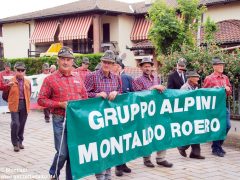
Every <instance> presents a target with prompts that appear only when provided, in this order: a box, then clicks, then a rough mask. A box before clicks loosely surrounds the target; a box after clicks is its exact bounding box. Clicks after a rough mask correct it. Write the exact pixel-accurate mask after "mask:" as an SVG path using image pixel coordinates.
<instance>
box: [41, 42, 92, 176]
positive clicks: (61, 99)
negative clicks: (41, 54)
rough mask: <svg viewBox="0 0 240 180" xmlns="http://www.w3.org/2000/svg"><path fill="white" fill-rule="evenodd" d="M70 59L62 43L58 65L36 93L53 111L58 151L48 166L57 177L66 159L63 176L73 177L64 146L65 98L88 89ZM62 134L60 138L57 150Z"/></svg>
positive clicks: (82, 96)
mask: <svg viewBox="0 0 240 180" xmlns="http://www.w3.org/2000/svg"><path fill="white" fill-rule="evenodd" d="M73 61H74V57H73V52H72V50H71V49H70V48H68V47H65V46H64V47H62V48H61V49H60V51H59V52H58V60H57V63H58V66H59V69H58V70H57V71H55V72H54V73H53V74H51V75H49V76H48V77H46V78H45V79H44V82H43V84H42V87H41V90H40V93H39V97H38V104H39V105H40V106H43V107H48V108H50V109H51V113H52V122H53V131H54V143H55V149H56V151H57V152H56V154H55V157H54V160H53V163H52V166H51V168H50V170H49V173H50V175H51V176H52V179H58V177H59V175H60V170H61V169H62V168H63V166H64V164H65V162H67V165H66V179H67V180H71V179H72V174H71V169H70V161H69V155H68V148H67V136H66V133H67V132H66V130H65V131H64V132H63V130H64V129H65V127H64V125H65V123H64V122H65V121H64V118H65V109H66V106H67V102H68V101H71V100H79V99H86V98H87V91H86V89H85V87H84V83H83V81H82V79H81V78H80V77H79V75H78V73H76V72H73V71H72V66H73ZM63 133H64V134H63ZM62 134H63V141H62V146H61V151H60V145H61V137H62ZM58 157H59V159H58Z"/></svg>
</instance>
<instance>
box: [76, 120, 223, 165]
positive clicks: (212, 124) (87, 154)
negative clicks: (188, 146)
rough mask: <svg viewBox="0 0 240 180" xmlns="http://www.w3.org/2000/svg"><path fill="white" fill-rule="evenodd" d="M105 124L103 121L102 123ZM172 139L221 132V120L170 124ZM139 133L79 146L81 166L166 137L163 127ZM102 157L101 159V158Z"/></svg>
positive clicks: (135, 132) (150, 128) (158, 126)
mask: <svg viewBox="0 0 240 180" xmlns="http://www.w3.org/2000/svg"><path fill="white" fill-rule="evenodd" d="M102 122H103V121H102ZM170 128H171V132H172V137H173V138H176V137H181V136H189V135H191V134H193V133H194V134H206V133H208V132H210V131H212V132H217V131H219V130H220V122H219V119H217V118H213V119H212V120H211V121H210V120H209V119H201V120H194V121H192V122H191V121H184V122H183V123H182V124H180V123H170ZM138 133H139V132H138V131H134V132H132V133H127V134H124V135H122V136H118V137H109V138H107V139H103V140H102V141H101V142H98V143H99V144H98V143H97V142H92V143H90V144H89V145H88V148H87V145H86V144H82V145H79V146H78V155H79V164H84V163H88V162H91V161H98V160H99V158H100V157H101V158H102V159H104V158H107V157H108V156H110V155H115V154H116V153H118V154H123V153H125V152H127V151H129V150H130V149H131V150H132V149H135V148H137V147H142V146H147V145H149V144H150V143H152V142H153V140H156V141H161V140H163V139H164V137H165V135H166V131H165V128H164V127H163V126H162V125H159V124H158V125H156V126H155V127H154V128H152V127H148V128H147V129H143V130H142V131H141V134H138ZM99 156H100V157H99Z"/></svg>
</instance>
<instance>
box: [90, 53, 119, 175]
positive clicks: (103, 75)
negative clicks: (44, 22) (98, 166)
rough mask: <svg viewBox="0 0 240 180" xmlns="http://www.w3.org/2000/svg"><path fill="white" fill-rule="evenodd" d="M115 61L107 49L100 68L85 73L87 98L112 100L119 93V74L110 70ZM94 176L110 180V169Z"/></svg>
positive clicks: (112, 54)
mask: <svg viewBox="0 0 240 180" xmlns="http://www.w3.org/2000/svg"><path fill="white" fill-rule="evenodd" d="M115 61H116V58H115V55H114V53H113V51H111V50H107V51H106V52H105V53H104V55H103V56H102V57H101V68H100V69H99V70H97V71H94V72H92V73H90V74H88V75H87V77H86V79H85V86H86V89H87V92H88V97H89V98H94V97H102V98H103V99H108V100H110V101H112V100H114V99H115V98H116V96H117V95H118V94H120V93H121V91H122V82H121V78H120V76H117V75H114V74H113V73H112V72H110V70H111V69H112V66H113V64H114V63H115ZM95 176H96V178H97V179H98V180H110V179H111V169H110V168H109V169H106V170H105V171H103V172H101V173H99V174H96V175H95Z"/></svg>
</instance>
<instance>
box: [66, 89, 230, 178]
mask: <svg viewBox="0 0 240 180" xmlns="http://www.w3.org/2000/svg"><path fill="white" fill-rule="evenodd" d="M67 131H68V133H67V134H68V147H69V153H70V162H71V169H72V174H73V178H74V179H79V178H82V177H84V176H87V175H90V174H94V173H99V172H102V171H103V170H105V169H107V168H110V167H113V166H116V165H120V164H123V163H125V162H128V161H130V160H133V159H136V158H138V157H142V156H147V155H150V154H151V153H152V152H154V151H158V150H164V149H168V148H174V147H179V146H183V145H188V144H196V143H204V142H208V141H213V140H219V139H225V136H226V95H225V90H224V89H199V90H195V91H185V90H166V91H164V93H159V92H158V91H156V90H153V91H141V92H135V93H128V94H123V95H119V96H117V97H116V99H115V100H114V101H108V100H103V99H102V98H93V99H88V100H81V101H72V102H69V104H68V106H67Z"/></svg>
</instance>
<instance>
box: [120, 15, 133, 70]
mask: <svg viewBox="0 0 240 180" xmlns="http://www.w3.org/2000/svg"><path fill="white" fill-rule="evenodd" d="M134 19H135V18H134V17H133V16H126V15H121V16H118V22H119V23H118V24H119V26H118V29H119V30H118V31H119V37H118V46H119V51H120V54H122V53H126V55H127V57H126V59H125V61H124V64H125V65H126V66H132V67H135V66H136V61H135V58H134V55H133V52H132V51H130V50H129V49H126V45H127V46H128V47H132V45H133V44H132V41H131V40H130V34H131V31H132V28H133V24H134Z"/></svg>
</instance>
